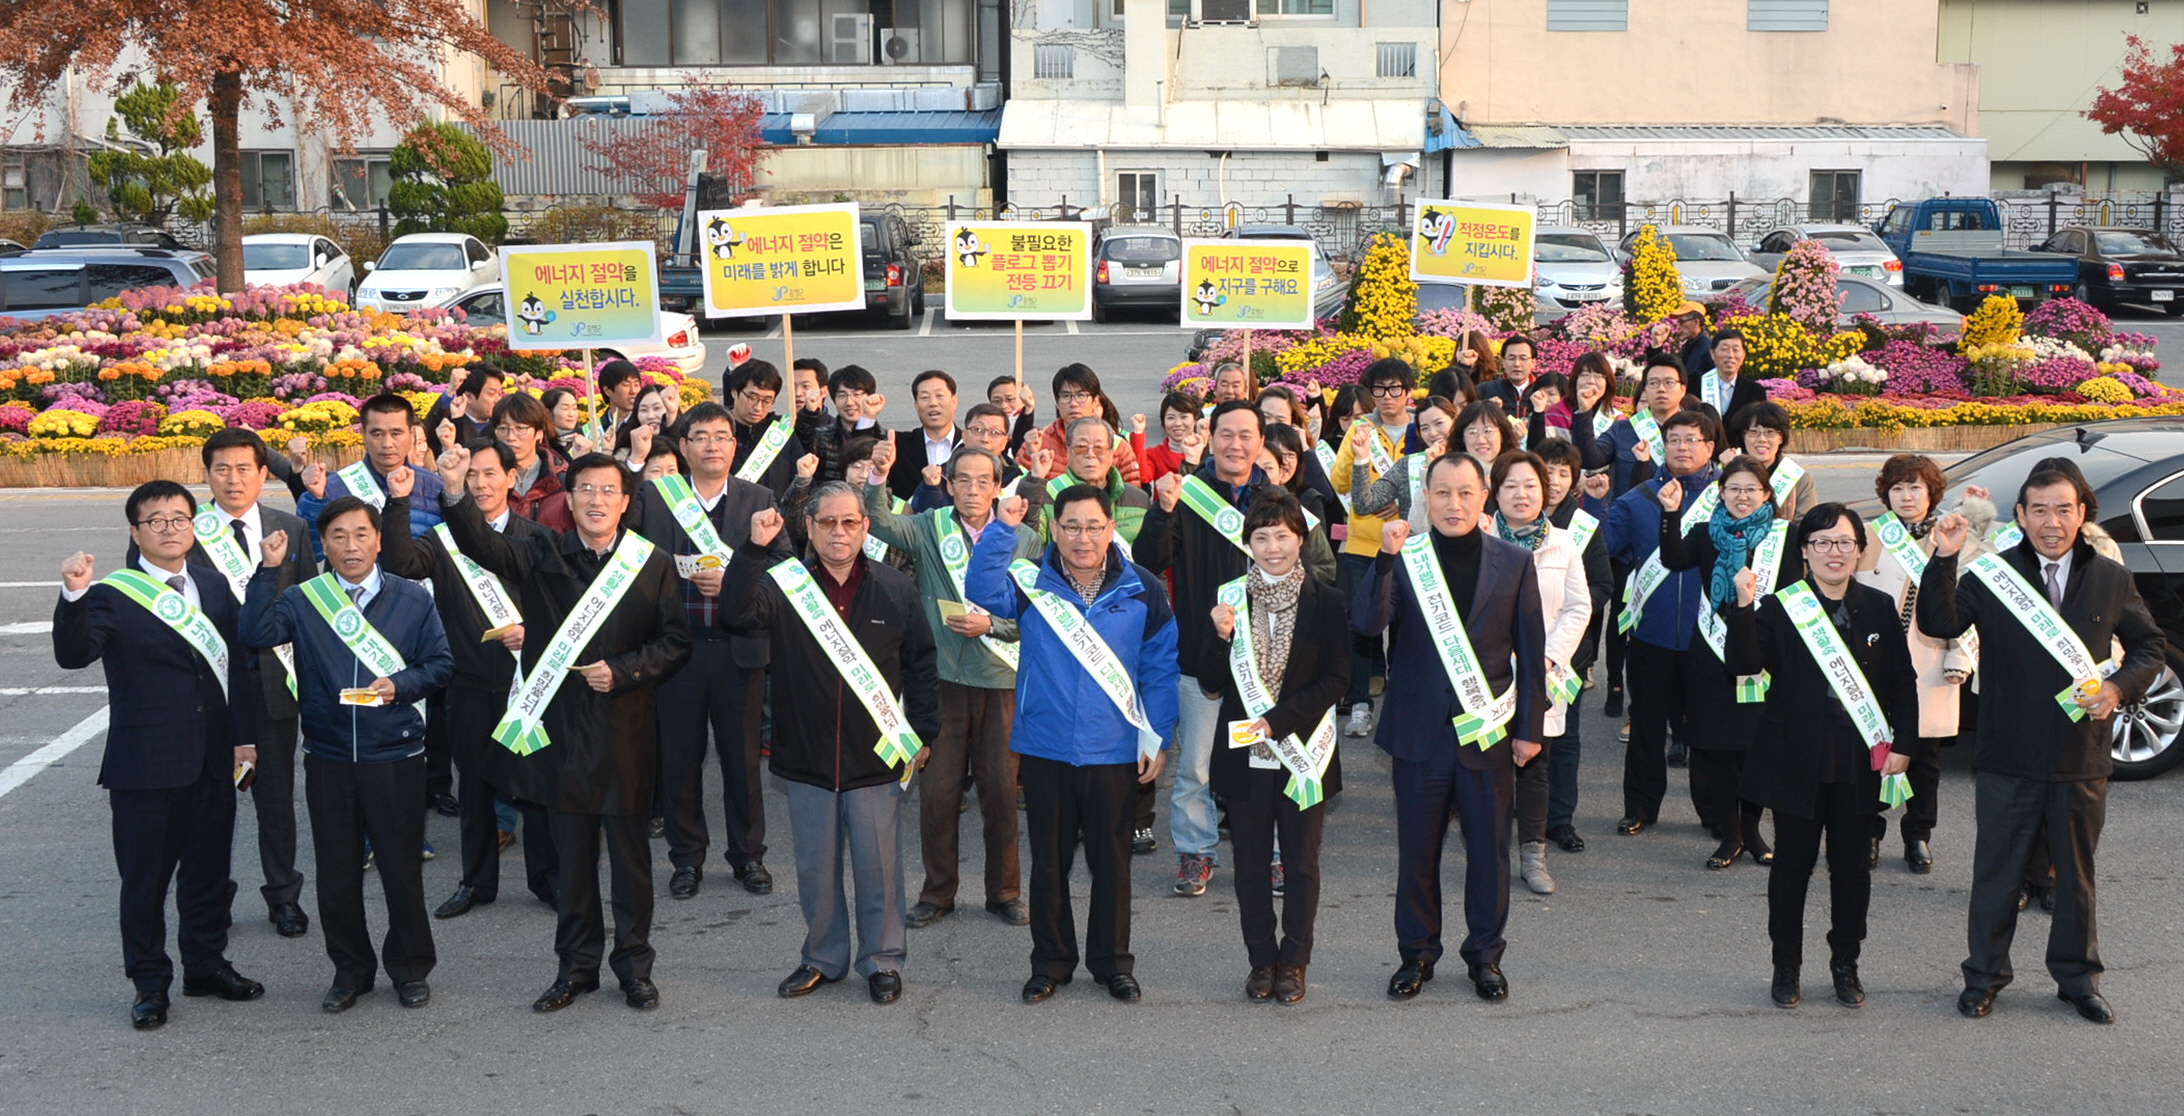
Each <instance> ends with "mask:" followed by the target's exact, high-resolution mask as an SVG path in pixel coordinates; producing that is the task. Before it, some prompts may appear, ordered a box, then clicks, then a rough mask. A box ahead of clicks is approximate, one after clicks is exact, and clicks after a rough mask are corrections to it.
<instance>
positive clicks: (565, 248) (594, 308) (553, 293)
mask: <svg viewBox="0 0 2184 1116" xmlns="http://www.w3.org/2000/svg"><path fill="white" fill-rule="evenodd" d="M500 265H501V289H502V290H503V291H504V292H505V297H506V298H507V300H508V311H509V313H508V347H509V348H511V349H519V350H521V349H593V348H598V347H600V346H604V345H636V344H643V343H645V342H658V341H659V340H660V282H659V273H658V269H657V268H656V267H655V265H654V260H653V247H652V242H651V241H649V240H615V241H602V242H600V243H597V244H522V245H509V246H503V247H502V248H501V250H500Z"/></svg>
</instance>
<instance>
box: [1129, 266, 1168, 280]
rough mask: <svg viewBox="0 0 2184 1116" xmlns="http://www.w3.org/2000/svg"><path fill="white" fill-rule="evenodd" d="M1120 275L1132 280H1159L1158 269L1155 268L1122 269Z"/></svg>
mask: <svg viewBox="0 0 2184 1116" xmlns="http://www.w3.org/2000/svg"><path fill="white" fill-rule="evenodd" d="M1122 273H1123V274H1124V275H1126V276H1128V277H1130V278H1132V279H1158V278H1160V269H1159V268H1157V267H1126V268H1123V269H1122Z"/></svg>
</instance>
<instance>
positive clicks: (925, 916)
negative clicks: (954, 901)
mask: <svg viewBox="0 0 2184 1116" xmlns="http://www.w3.org/2000/svg"><path fill="white" fill-rule="evenodd" d="M946 917H948V908H947V907H936V906H934V905H933V904H931V903H926V902H922V901H921V902H919V903H918V904H917V905H915V906H913V907H911V908H910V910H909V911H908V912H907V913H906V914H904V915H903V916H902V924H903V925H904V926H907V927H909V928H910V929H912V930H923V929H925V928H926V927H928V926H931V925H932V924H934V923H936V922H939V921H940V920H941V919H944V918H946Z"/></svg>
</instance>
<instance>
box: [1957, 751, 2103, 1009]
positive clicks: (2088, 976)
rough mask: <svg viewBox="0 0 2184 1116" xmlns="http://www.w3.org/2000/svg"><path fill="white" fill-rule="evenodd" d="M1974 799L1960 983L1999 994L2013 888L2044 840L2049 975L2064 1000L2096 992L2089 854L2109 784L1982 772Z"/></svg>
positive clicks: (2011, 929)
mask: <svg viewBox="0 0 2184 1116" xmlns="http://www.w3.org/2000/svg"><path fill="white" fill-rule="evenodd" d="M1975 794H1976V799H1977V801H1976V804H1975V806H1974V816H1975V817H1976V818H1977V819H1978V823H1979V839H1978V841H1977V843H1976V845H1975V847H1974V849H1973V852H1972V903H1971V912H1970V917H1969V918H1968V919H1967V920H1966V924H1965V937H1966V939H1967V941H1968V944H1969V945H1970V947H1971V952H1970V955H1969V956H1967V957H1966V958H1965V959H1964V986H1965V987H1966V988H1997V989H1998V988H2002V987H2003V986H2005V985H2007V984H2009V983H2010V980H2011V978H2012V977H2013V976H2014V975H2015V974H2014V973H2013V972H2012V970H2011V968H2010V941H2011V939H2012V938H2014V937H2015V936H2016V933H2017V888H2018V885H2019V884H2020V883H2022V882H2023V881H2024V879H2025V868H2026V864H2027V863H2028V862H2029V861H2031V859H2032V852H2033V845H2034V843H2035V842H2037V841H2040V840H2042V838H2043V837H2044V838H2045V842H2046V845H2047V850H2048V858H2049V859H2050V860H2052V861H2053V862H2054V864H2055V918H2054V922H2053V923H2052V924H2050V925H2049V927H2048V947H2047V967H2048V973H2049V974H2050V975H2052V976H2053V977H2054V978H2055V984H2056V987H2057V989H2058V990H2060V991H2061V992H2063V993H2065V994H2067V995H2072V996H2079V995H2085V994H2087V993H2092V992H2098V991H2100V986H2101V971H2102V965H2101V948H2100V934H2099V931H2098V928H2097V926H2096V924H2095V922H2094V918H2093V852H2094V849H2095V848H2097V847H2098V846H2099V845H2100V842H2101V827H2102V826H2103V825H2104V824H2105V823H2106V822H2107V819H2108V780H2106V779H2089V780H2086V781H2084V782H2076V783H2050V782H2047V781H2044V780H2040V779H2019V778H2015V777H2012V776H2009V775H1995V774H1991V773H1988V772H1981V773H1980V775H1979V782H1978V789H1977V791H1976V792H1975ZM2043 827H2045V832H2044V833H2043Z"/></svg>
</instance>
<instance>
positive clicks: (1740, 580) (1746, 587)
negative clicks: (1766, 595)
mask: <svg viewBox="0 0 2184 1116" xmlns="http://www.w3.org/2000/svg"><path fill="white" fill-rule="evenodd" d="M1732 580H1734V581H1735V582H1736V586H1737V605H1738V606H1739V607H1742V608H1750V607H1752V600H1753V599H1754V598H1755V597H1757V596H1758V595H1759V575H1758V574H1756V573H1753V572H1752V569H1751V567H1749V566H1746V567H1745V568H1743V569H1741V570H1738V571H1737V576H1736V577H1735V578H1734V579H1732Z"/></svg>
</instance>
